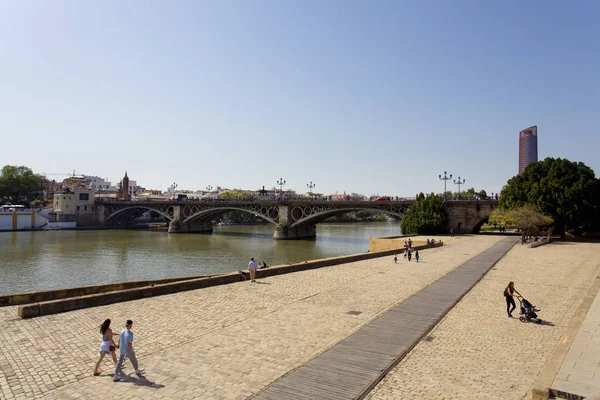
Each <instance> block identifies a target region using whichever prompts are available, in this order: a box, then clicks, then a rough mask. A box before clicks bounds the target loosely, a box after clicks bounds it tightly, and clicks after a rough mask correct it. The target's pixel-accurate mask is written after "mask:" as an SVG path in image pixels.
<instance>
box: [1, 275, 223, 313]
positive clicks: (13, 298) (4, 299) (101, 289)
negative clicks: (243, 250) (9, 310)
mask: <svg viewBox="0 0 600 400" xmlns="http://www.w3.org/2000/svg"><path fill="white" fill-rule="evenodd" d="M212 276H214V275H208V276H189V277H181V278H167V279H157V280H151V281H133V282H120V283H110V284H107V285H95V286H81V287H76V288H70V289H56V290H45V291H41V292H29V293H19V294H13V295H7V296H0V307H6V306H17V305H21V304H29V303H37V302H42V301H53V300H60V299H67V298H70V297H78V296H87V295H90V294H99V293H107V292H114V291H117V290H127V289H135V288H139V287H146V286H154V285H162V284H165V283H171V282H179V281H186V280H190V279H198V278H207V277H212Z"/></svg>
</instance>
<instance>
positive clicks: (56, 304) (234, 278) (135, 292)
mask: <svg viewBox="0 0 600 400" xmlns="http://www.w3.org/2000/svg"><path fill="white" fill-rule="evenodd" d="M239 281H240V273H239V272H236V273H231V274H224V275H219V276H214V277H209V278H198V279H190V280H186V281H182V282H173V283H165V284H161V285H154V286H147V287H141V288H135V289H127V290H118V291H114V292H108V293H101V294H92V295H89V296H79V297H72V298H68V299H62V300H55V301H46V302H42V303H35V304H29V305H24V306H19V308H18V309H17V314H18V315H19V317H21V318H32V317H39V316H42V315H49V314H58V313H62V312H66V311H73V310H79V309H82V308H89V307H97V306H104V305H107V304H112V303H119V302H122V301H129V300H137V299H143V298H145V297H152V296H161V295H164V294H171V293H177V292H184V291H187V290H194V289H201V288H205V287H209V286H217V285H224V284H227V283H233V282H239Z"/></svg>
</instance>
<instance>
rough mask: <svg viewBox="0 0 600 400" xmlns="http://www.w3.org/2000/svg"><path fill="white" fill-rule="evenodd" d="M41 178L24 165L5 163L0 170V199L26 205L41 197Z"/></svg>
mask: <svg viewBox="0 0 600 400" xmlns="http://www.w3.org/2000/svg"><path fill="white" fill-rule="evenodd" d="M43 188H44V186H43V184H42V178H41V177H40V176H39V175H35V174H34V173H33V171H32V170H31V169H29V168H27V167H24V166H19V167H17V166H14V165H5V166H4V167H3V168H2V171H1V172H0V199H2V200H3V202H4V203H9V204H20V205H24V206H28V205H29V203H30V202H32V201H33V200H35V199H38V198H41V197H42V190H43Z"/></svg>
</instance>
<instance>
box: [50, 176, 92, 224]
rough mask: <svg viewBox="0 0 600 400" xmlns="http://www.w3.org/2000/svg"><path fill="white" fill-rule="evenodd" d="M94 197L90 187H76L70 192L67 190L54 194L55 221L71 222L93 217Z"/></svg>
mask: <svg viewBox="0 0 600 400" xmlns="http://www.w3.org/2000/svg"><path fill="white" fill-rule="evenodd" d="M95 197H96V192H95V189H94V186H92V185H89V186H87V187H84V186H77V187H75V188H73V189H72V190H71V189H68V188H67V189H66V190H65V191H63V192H61V193H55V194H54V200H53V211H54V213H55V214H56V221H58V222H71V221H75V220H76V218H77V217H80V216H87V217H91V216H93V215H94V213H95V209H94V208H95V207H94V200H95Z"/></svg>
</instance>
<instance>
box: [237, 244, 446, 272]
mask: <svg viewBox="0 0 600 400" xmlns="http://www.w3.org/2000/svg"><path fill="white" fill-rule="evenodd" d="M442 245H443V243H439V242H438V243H436V244H435V245H419V246H413V249H416V250H425V249H430V248H434V247H440V246H442ZM403 252H404V249H392V250H384V251H378V252H373V253H372V252H368V253H361V254H353V255H350V256H343V257H334V258H325V259H322V260H311V261H306V262H303V263H296V264H289V265H282V266H277V267H269V268H267V269H259V270H258V271H256V277H257V278H264V277H267V276H274V275H281V274H288V273H290V272H297V271H306V270H309V269H315V268H322V267H330V266H332V265H339V264H345V263H350V262H355V261H362V260H370V259H372V258H378V257H385V256H391V255H393V254H402V253H403ZM243 272H244V274H246V273H247V272H246V271H243ZM248 273H249V272H248Z"/></svg>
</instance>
